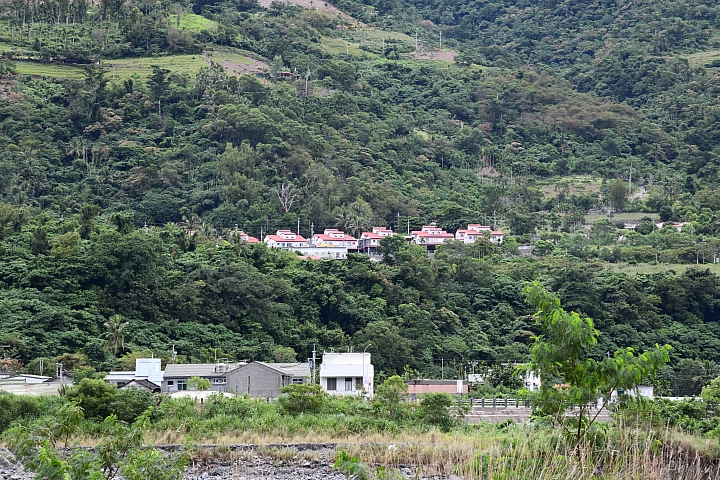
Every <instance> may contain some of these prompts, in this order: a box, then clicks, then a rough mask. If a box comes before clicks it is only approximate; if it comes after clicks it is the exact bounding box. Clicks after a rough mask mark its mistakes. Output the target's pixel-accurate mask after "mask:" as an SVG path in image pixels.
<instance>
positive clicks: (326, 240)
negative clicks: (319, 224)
mask: <svg viewBox="0 0 720 480" xmlns="http://www.w3.org/2000/svg"><path fill="white" fill-rule="evenodd" d="M310 244H311V245H312V246H314V247H340V248H347V249H348V250H357V248H358V241H357V239H356V238H355V237H352V236H350V235H348V234H346V233H345V232H341V231H340V230H337V229H335V228H326V229H325V231H324V232H323V233H316V234H315V235H313V237H312V238H311V239H310Z"/></svg>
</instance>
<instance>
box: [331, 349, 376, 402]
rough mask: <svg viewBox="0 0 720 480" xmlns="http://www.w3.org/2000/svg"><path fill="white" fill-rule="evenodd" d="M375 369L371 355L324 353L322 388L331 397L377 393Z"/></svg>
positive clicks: (370, 395)
mask: <svg viewBox="0 0 720 480" xmlns="http://www.w3.org/2000/svg"><path fill="white" fill-rule="evenodd" d="M374 376H375V368H374V367H373V365H372V363H371V359H370V354H369V353H323V356H322V364H321V365H320V386H321V387H322V389H323V390H324V391H326V392H327V393H329V394H331V395H362V394H363V392H364V393H365V394H366V395H368V396H369V397H370V398H372V396H373V395H374V393H375V387H374V384H373V378H374Z"/></svg>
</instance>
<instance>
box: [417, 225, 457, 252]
mask: <svg viewBox="0 0 720 480" xmlns="http://www.w3.org/2000/svg"><path fill="white" fill-rule="evenodd" d="M454 238H455V236H454V235H453V234H452V233H448V232H446V231H444V230H443V229H441V228H438V227H436V226H434V225H426V226H424V227H422V230H416V231H414V232H412V239H413V242H415V243H416V244H418V245H420V246H422V247H425V248H427V249H428V250H429V251H434V250H435V247H436V246H437V245H441V244H443V243H445V242H447V241H448V240H453V239H454Z"/></svg>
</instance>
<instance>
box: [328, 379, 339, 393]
mask: <svg viewBox="0 0 720 480" xmlns="http://www.w3.org/2000/svg"><path fill="white" fill-rule="evenodd" d="M327 389H328V391H330V390H337V378H328V379H327Z"/></svg>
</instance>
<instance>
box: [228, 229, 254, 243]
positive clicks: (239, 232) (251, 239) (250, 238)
mask: <svg viewBox="0 0 720 480" xmlns="http://www.w3.org/2000/svg"><path fill="white" fill-rule="evenodd" d="M230 235H239V236H240V240H242V241H243V242H245V243H259V242H260V240H258V239H257V238H255V237H253V236H252V235H248V234H247V233H245V232H243V231H242V230H233V231H231V232H230Z"/></svg>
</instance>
